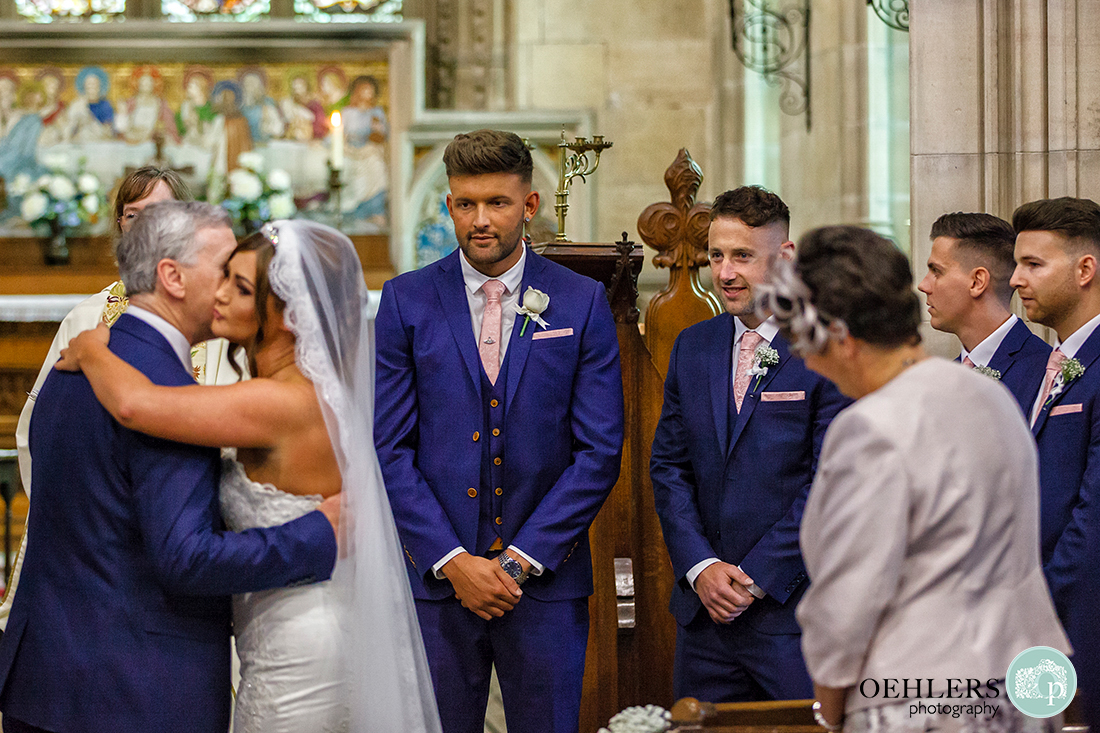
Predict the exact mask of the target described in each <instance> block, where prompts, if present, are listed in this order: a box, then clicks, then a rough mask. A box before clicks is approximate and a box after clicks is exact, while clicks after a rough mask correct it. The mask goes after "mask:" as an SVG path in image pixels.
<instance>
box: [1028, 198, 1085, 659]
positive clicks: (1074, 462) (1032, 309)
mask: <svg viewBox="0 0 1100 733" xmlns="http://www.w3.org/2000/svg"><path fill="white" fill-rule="evenodd" d="M1012 227H1013V228H1014V229H1015V230H1016V271H1015V273H1014V274H1013V275H1012V285H1013V286H1014V287H1015V288H1016V292H1017V293H1018V294H1019V296H1020V301H1021V302H1022V303H1023V305H1024V308H1026V309H1027V315H1028V318H1030V319H1031V320H1033V321H1035V322H1036V323H1041V324H1043V325H1044V326H1049V327H1050V328H1052V329H1054V331H1055V333H1057V335H1058V340H1057V342H1056V344H1055V348H1054V350H1053V351H1052V352H1051V354H1050V358H1049V360H1048V362H1047V368H1046V370H1045V372H1044V376H1043V383H1042V387H1041V389H1040V391H1039V394H1038V396H1037V397H1036V399H1035V400H1034V402H1033V403H1032V404H1031V405H1030V406H1029V408H1028V413H1027V414H1028V417H1029V418H1030V421H1031V432H1032V434H1033V435H1034V436H1035V441H1036V443H1037V444H1038V446H1039V492H1040V501H1039V514H1040V516H1039V532H1040V534H1039V540H1040V543H1041V548H1040V549H1041V555H1042V562H1043V573H1044V575H1046V580H1047V585H1048V586H1049V587H1050V592H1051V595H1052V596H1053V597H1054V606H1055V608H1056V609H1057V610H1058V616H1059V618H1061V619H1062V624H1063V625H1064V626H1065V627H1066V631H1067V632H1068V634H1069V638H1070V642H1071V643H1072V644H1073V646H1074V647H1075V648H1076V647H1078V646H1079V645H1080V644H1081V642H1082V641H1083V640H1084V639H1085V638H1086V635H1087V634H1095V633H1096V629H1095V628H1085V624H1084V623H1083V622H1082V621H1081V618H1082V617H1083V614H1084V612H1085V610H1087V609H1086V607H1087V605H1088V604H1095V603H1096V602H1097V601H1096V598H1095V597H1086V596H1085V594H1083V593H1082V591H1081V589H1082V585H1083V579H1084V577H1085V573H1086V565H1085V558H1086V547H1087V545H1088V544H1089V537H1088V535H1089V534H1090V533H1095V532H1097V531H1098V528H1100V329H1098V328H1097V326H1100V206H1097V204H1096V203H1095V202H1093V201H1091V200H1089V199H1078V198H1068V197H1067V198H1058V199H1043V200H1040V201H1032V202H1031V203H1027V204H1024V205H1023V206H1021V207H1020V208H1018V209H1016V212H1015V213H1014V214H1013V215H1012ZM1094 539H1095V538H1094Z"/></svg>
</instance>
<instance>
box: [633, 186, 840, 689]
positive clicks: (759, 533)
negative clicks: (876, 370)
mask: <svg viewBox="0 0 1100 733" xmlns="http://www.w3.org/2000/svg"><path fill="white" fill-rule="evenodd" d="M710 217H711V220H710V231H709V241H708V254H709V257H710V268H711V275H712V277H713V278H714V287H715V290H716V291H717V292H718V296H719V298H720V299H721V300H722V303H723V305H724V306H725V308H726V312H725V313H723V314H721V315H719V316H715V317H714V318H711V319H709V320H707V321H703V322H702V323H697V324H695V325H694V326H691V327H690V328H687V329H685V330H684V331H683V333H681V334H680V335H679V337H677V339H676V344H675V346H673V349H672V357H671V360H670V362H669V368H668V376H667V377H666V379H665V393H664V406H663V408H662V410H661V419H660V421H659V422H658V424H657V433H656V436H655V437H654V438H653V453H652V458H651V460H650V465H649V471H650V476H651V477H652V480H653V493H654V496H655V499H656V507H657V515H658V516H659V517H660V520H661V528H662V530H663V531H664V539H665V544H666V545H667V546H668V554H669V557H670V558H671V560H672V569H673V574H674V575H675V577H676V583H675V585H674V586H673V588H672V598H671V601H670V603H669V608H670V610H671V611H672V615H673V616H675V617H676V621H677V624H678V628H677V631H676V659H675V664H674V669H673V694H674V695H675V697H677V698H680V697H695V698H698V699H700V700H707V701H709V702H739V701H750V700H775V699H801V698H808V697H812V696H813V687H812V685H811V683H810V677H809V673H808V672H807V671H806V665H805V663H804V662H803V659H802V649H801V633H800V630H799V627H798V622H797V621H796V620H795V606H797V605H798V602H799V600H800V599H801V598H802V594H803V593H804V592H805V590H806V587H807V584H808V582H807V580H806V566H805V564H804V563H803V561H802V553H801V552H800V550H799V545H798V528H799V523H800V522H801V520H802V509H803V507H805V505H806V497H807V495H808V493H809V491H810V484H811V483H812V481H813V476H814V471H815V470H816V467H817V459H818V455H819V454H820V452H821V442H822V440H823V439H824V437H825V430H826V428H828V426H829V423H831V422H832V419H833V417H834V416H835V415H836V413H837V412H839V411H840V409H841V408H843V407H844V406H846V405H847V404H848V403H849V400H848V399H847V398H845V397H843V396H842V395H841V394H840V392H839V391H838V390H837V388H836V386H835V385H834V384H833V383H832V382H830V381H829V380H827V379H825V378H824V377H821V376H819V375H817V374H815V373H813V372H811V371H809V370H808V369H807V368H806V365H805V364H804V363H803V362H802V359H800V358H798V356H797V355H794V354H792V353H791V350H790V348H789V347H788V345H787V341H786V340H785V339H784V338H783V336H782V334H780V333H779V327H778V325H777V324H776V320H775V318H773V317H771V316H770V315H768V314H763V315H762V314H760V313H758V312H757V310H756V298H755V296H756V292H755V291H756V288H757V287H758V286H759V285H761V284H762V283H763V282H764V281H765V279H766V277H767V272H768V263H769V261H770V260H771V259H772V258H775V257H783V258H788V259H789V258H791V257H792V256H793V255H794V244H793V243H792V242H791V241H790V237H789V228H790V211H789V210H788V209H787V205H786V204H785V203H783V201H782V199H780V198H779V196H777V195H775V194H774V193H772V192H771V191H767V190H765V189H763V188H761V187H759V186H742V187H741V188H737V189H734V190H732V191H727V192H725V193H723V194H722V195H720V196H719V197H718V198H717V199H715V201H714V205H713V206H712V207H711V212H710Z"/></svg>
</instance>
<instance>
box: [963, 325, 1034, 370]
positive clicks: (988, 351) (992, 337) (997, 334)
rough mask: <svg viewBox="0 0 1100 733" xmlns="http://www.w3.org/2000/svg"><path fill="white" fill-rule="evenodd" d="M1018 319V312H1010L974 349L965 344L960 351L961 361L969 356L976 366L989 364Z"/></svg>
mask: <svg viewBox="0 0 1100 733" xmlns="http://www.w3.org/2000/svg"><path fill="white" fill-rule="evenodd" d="M1018 320H1020V319H1019V318H1017V317H1016V314H1014V313H1010V314H1009V316H1008V319H1007V320H1005V322H1004V323H1002V324H1001V325H1000V326H998V327H997V330H996V331H994V332H993V333H991V334H989V335H988V336H986V337H985V338H984V339H982V342H981V343H980V344H978V345H977V346H975V347H974V350H973V351H967V350H966V347H965V346H964V347H963V348H962V351H961V352H960V353H959V361H964V360H965V359H966V357H968V356H969V357H970V361H972V362H973V363H974V366H989V362H990V361H991V360H992V359H993V356H994V355H995V354H996V353H997V349H999V348H1001V342H1002V341H1004V340H1005V336H1007V335H1008V332H1009V331H1011V330H1012V328H1013V326H1015V325H1016V321H1018Z"/></svg>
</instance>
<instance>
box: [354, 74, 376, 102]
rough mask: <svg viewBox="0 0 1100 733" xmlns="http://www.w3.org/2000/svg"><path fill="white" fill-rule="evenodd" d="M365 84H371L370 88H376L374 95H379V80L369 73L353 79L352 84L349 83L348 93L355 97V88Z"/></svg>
mask: <svg viewBox="0 0 1100 733" xmlns="http://www.w3.org/2000/svg"><path fill="white" fill-rule="evenodd" d="M364 84H367V85H369V86H370V88H371V89H373V90H374V95H375V96H378V80H377V79H375V78H374V77H373V76H370V75H369V74H364V75H363V76H357V77H355V78H354V79H352V80H351V84H350V85H348V95H349V96H353V97H354V96H355V90H356V89H358V88H359V87H361V86H363V85H364Z"/></svg>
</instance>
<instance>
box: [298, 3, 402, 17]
mask: <svg viewBox="0 0 1100 733" xmlns="http://www.w3.org/2000/svg"><path fill="white" fill-rule="evenodd" d="M401 11H402V0H294V13H295V15H297V16H298V17H299V18H302V19H305V20H312V21H315V22H321V23H325V22H331V21H336V22H339V21H352V22H354V21H367V20H369V21H375V22H393V23H396V22H399V21H401V19H402V15H401Z"/></svg>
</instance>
